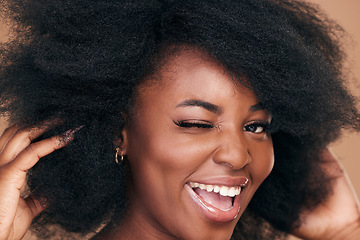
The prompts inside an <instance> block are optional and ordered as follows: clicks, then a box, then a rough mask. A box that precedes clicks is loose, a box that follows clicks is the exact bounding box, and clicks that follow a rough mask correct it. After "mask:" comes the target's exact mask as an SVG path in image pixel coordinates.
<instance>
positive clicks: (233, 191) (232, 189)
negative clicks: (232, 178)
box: [228, 187, 235, 197]
mask: <svg viewBox="0 0 360 240" xmlns="http://www.w3.org/2000/svg"><path fill="white" fill-rule="evenodd" d="M228 196H230V197H234V196H235V188H234V187H231V188H230V189H229V192H228Z"/></svg>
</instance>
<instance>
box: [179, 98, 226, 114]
mask: <svg viewBox="0 0 360 240" xmlns="http://www.w3.org/2000/svg"><path fill="white" fill-rule="evenodd" d="M190 106H196V107H202V108H204V109H206V110H208V111H210V112H212V113H215V114H220V113H222V111H223V109H222V108H221V107H219V106H217V105H215V104H212V103H209V102H206V101H202V100H197V99H188V100H185V101H183V102H181V103H179V104H178V105H177V106H176V107H190Z"/></svg>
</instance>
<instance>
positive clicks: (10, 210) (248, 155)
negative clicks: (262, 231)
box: [0, 49, 360, 240]
mask: <svg viewBox="0 0 360 240" xmlns="http://www.w3.org/2000/svg"><path fill="white" fill-rule="evenodd" d="M194 100H196V101H194ZM258 104H259V101H258V100H257V98H256V97H255V95H254V94H253V92H252V91H250V90H249V89H247V88H245V87H244V86H242V85H241V84H235V83H234V82H233V80H232V79H231V77H230V76H229V75H228V74H227V73H226V71H225V70H224V69H223V68H222V67H221V66H219V65H218V64H216V63H215V62H214V61H213V60H212V59H211V58H209V57H207V56H206V55H205V54H203V53H202V52H201V51H199V50H196V49H192V50H191V49H190V50H184V51H182V52H181V53H180V54H178V55H177V56H176V57H173V58H170V59H168V61H167V63H165V65H164V66H163V67H162V68H161V70H160V72H159V73H158V74H157V76H149V77H148V78H147V79H145V80H144V82H143V84H142V85H141V86H139V89H138V96H137V99H136V101H135V105H134V112H132V113H131V114H129V118H128V124H127V126H126V128H125V129H124V130H123V132H122V134H123V136H124V141H123V142H122V143H121V146H119V147H122V148H123V151H124V153H125V154H126V155H127V159H128V163H127V164H129V167H130V171H131V177H130V180H129V199H130V201H129V202H130V205H129V208H128V210H127V212H126V215H125V217H124V219H123V221H122V222H121V223H119V224H118V225H117V226H116V227H115V228H112V229H105V230H104V231H102V232H100V233H99V234H98V235H97V236H96V237H95V238H94V239H229V238H230V237H231V234H232V232H233V229H234V227H235V225H236V223H237V221H238V220H239V218H240V215H241V214H242V213H243V211H244V209H245V208H246V206H247V205H248V203H249V201H250V200H251V198H252V196H253V194H254V193H255V191H256V189H257V188H258V186H259V185H260V184H261V183H262V181H263V180H264V179H265V178H266V177H267V176H268V174H269V173H270V171H271V169H272V166H273V162H274V158H273V148H272V141H271V137H270V135H269V134H267V133H266V132H264V131H262V129H261V128H260V127H255V128H251V131H250V130H249V128H246V126H249V125H250V124H253V123H254V121H261V122H269V121H271V117H270V116H269V114H268V113H267V112H266V111H265V110H264V109H262V108H261V107H259V105H258ZM181 120H183V121H190V122H197V123H202V124H212V125H213V126H214V127H209V128H198V127H186V128H184V127H179V126H178V125H176V124H175V123H174V121H175V122H176V121H181ZM45 131H46V129H44V128H32V129H19V128H18V127H17V126H14V127H11V128H9V129H8V130H7V131H5V132H4V134H3V135H2V136H1V138H0V149H2V150H1V153H0V239H20V238H21V237H22V236H23V235H24V234H25V233H26V231H27V229H28V227H29V225H30V223H31V221H32V219H33V218H34V217H35V216H36V215H37V214H39V213H40V212H41V211H42V210H43V208H44V207H43V206H41V205H40V204H39V203H38V201H37V200H35V199H33V198H32V197H31V196H30V197H28V198H26V199H22V198H21V197H20V189H21V187H22V186H23V185H24V183H25V176H26V171H27V170H28V169H30V168H31V167H32V166H33V165H34V164H36V162H37V161H38V159H39V158H40V157H42V156H45V155H47V154H50V153H51V152H52V151H54V150H56V149H58V148H61V147H64V146H65V145H66V144H67V142H68V141H71V139H72V138H73V137H76V133H75V135H74V136H73V135H72V134H71V135H69V136H68V137H67V138H66V139H65V141H64V137H63V136H54V137H53V138H50V139H46V140H43V141H41V142H37V143H31V140H32V139H34V138H36V137H37V136H39V135H41V134H42V133H43V132H45ZM324 159H327V160H328V162H329V163H327V164H325V165H324V168H326V169H329V171H330V170H331V169H338V171H333V173H332V174H334V176H337V177H338V179H337V181H335V183H336V184H334V194H333V195H332V196H331V197H330V198H329V200H328V201H327V202H325V203H324V204H323V205H321V206H320V207H319V208H318V209H316V211H313V212H306V213H303V218H304V219H305V221H304V224H303V225H302V226H301V227H300V228H299V229H296V230H294V233H295V234H296V235H298V236H302V237H304V238H306V239H354V240H355V239H359V236H360V235H359V232H360V224H359V216H360V214H359V209H358V204H357V201H356V198H355V195H354V194H353V193H352V191H351V187H350V184H349V182H348V181H347V179H346V176H345V174H344V172H343V171H341V170H340V167H339V164H338V162H337V161H336V160H335V158H334V157H333V155H332V154H331V153H330V152H329V151H327V150H326V151H324ZM214 176H227V177H236V176H245V177H247V178H248V179H249V184H248V186H247V188H246V191H245V192H244V193H245V195H244V198H243V200H242V201H241V210H240V214H239V215H238V216H237V217H236V219H234V220H232V221H229V222H226V223H216V222H213V221H209V220H208V219H206V218H205V217H204V216H203V215H202V213H201V212H200V211H199V210H198V209H197V206H196V205H194V203H193V200H192V199H191V198H189V196H188V194H187V192H186V191H185V190H184V186H185V184H186V183H187V182H189V181H201V180H203V179H206V178H208V177H214ZM4 193H6V194H4ZM344 201H346V204H344ZM20 219H21V220H20ZM325 220H326V221H325Z"/></svg>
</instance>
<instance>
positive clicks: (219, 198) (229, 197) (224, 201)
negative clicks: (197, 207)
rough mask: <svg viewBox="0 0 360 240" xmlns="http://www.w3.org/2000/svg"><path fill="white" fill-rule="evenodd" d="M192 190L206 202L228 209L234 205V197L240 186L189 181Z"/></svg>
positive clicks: (238, 193) (221, 208)
mask: <svg viewBox="0 0 360 240" xmlns="http://www.w3.org/2000/svg"><path fill="white" fill-rule="evenodd" d="M189 185H190V187H191V188H192V189H193V191H194V192H195V193H196V194H197V195H198V196H199V197H200V198H201V199H202V200H203V201H204V202H206V203H207V204H209V205H211V206H213V207H215V208H217V209H220V210H222V211H228V210H230V209H232V208H233V207H234V201H235V197H236V196H239V195H240V193H241V186H231V187H229V186H219V185H208V184H202V183H197V182H190V183H189Z"/></svg>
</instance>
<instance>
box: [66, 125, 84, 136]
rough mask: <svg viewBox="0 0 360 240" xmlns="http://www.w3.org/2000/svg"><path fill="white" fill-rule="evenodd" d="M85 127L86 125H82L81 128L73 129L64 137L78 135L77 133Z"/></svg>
mask: <svg viewBox="0 0 360 240" xmlns="http://www.w3.org/2000/svg"><path fill="white" fill-rule="evenodd" d="M83 127H84V125H81V126H79V127H77V128H73V129H70V130H67V131H66V132H65V134H64V135H65V136H66V137H70V136H72V135H74V133H76V132H77V131H79V130H80V129H82V128H83Z"/></svg>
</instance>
